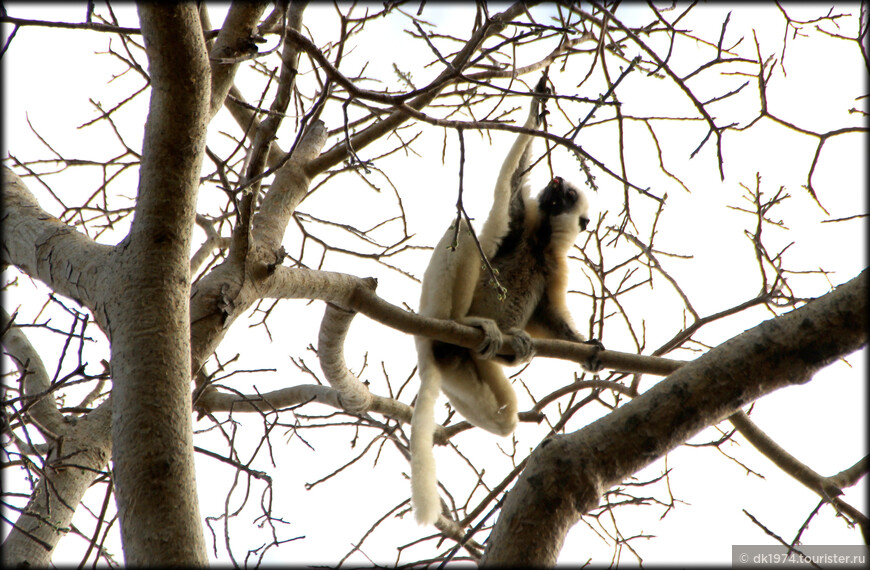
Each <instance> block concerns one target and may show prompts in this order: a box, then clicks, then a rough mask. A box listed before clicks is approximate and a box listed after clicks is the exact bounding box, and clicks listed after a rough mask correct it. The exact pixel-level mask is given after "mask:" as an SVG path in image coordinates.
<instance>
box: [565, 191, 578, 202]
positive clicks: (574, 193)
mask: <svg viewBox="0 0 870 570" xmlns="http://www.w3.org/2000/svg"><path fill="white" fill-rule="evenodd" d="M567 194H568V197H569V198H571V200H576V199H577V191H576V190H574V189H573V188H572V189H570V190H568V192H567Z"/></svg>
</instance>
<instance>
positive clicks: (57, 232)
mask: <svg viewBox="0 0 870 570" xmlns="http://www.w3.org/2000/svg"><path fill="white" fill-rule="evenodd" d="M2 221H3V263H4V264H7V263H9V264H12V265H14V266H15V267H17V268H19V269H20V270H21V271H23V272H24V273H26V274H27V275H28V276H30V277H32V278H33V279H38V280H40V281H42V282H43V283H45V284H46V285H48V287H49V288H51V289H52V290H53V291H54V292H56V293H59V294H61V295H65V296H67V297H69V298H70V299H74V300H75V301H77V302H78V303H80V304H81V305H83V306H85V307H87V308H88V309H90V310H91V312H92V313H93V315H94V318H95V319H96V321H97V324H98V325H99V326H100V327H101V328H102V329H103V332H105V333H108V331H109V328H108V325H107V322H106V319H105V315H104V313H103V311H102V310H100V308H99V307H100V306H101V299H100V295H99V291H100V289H101V288H102V286H103V285H104V280H105V279H106V278H107V273H111V267H112V263H111V259H110V256H111V255H112V251H113V249H114V248H112V247H111V246H108V245H102V244H98V243H96V242H94V241H93V240H92V239H91V238H89V237H87V236H86V235H84V234H82V233H79V232H78V231H76V230H75V229H74V228H72V227H70V226H68V225H66V224H64V223H63V222H61V221H60V220H58V219H57V218H55V217H54V216H52V215H51V214H49V213H48V212H46V211H45V210H43V209H42V208H41V207H40V205H39V202H37V201H36V198H35V197H34V196H33V194H32V193H31V192H30V190H29V189H28V188H27V186H26V185H25V184H24V182H23V181H22V180H21V178H19V177H18V175H17V174H15V172H13V171H12V169H10V168H9V167H7V166H6V165H3V217H2ZM107 270H108V271H107Z"/></svg>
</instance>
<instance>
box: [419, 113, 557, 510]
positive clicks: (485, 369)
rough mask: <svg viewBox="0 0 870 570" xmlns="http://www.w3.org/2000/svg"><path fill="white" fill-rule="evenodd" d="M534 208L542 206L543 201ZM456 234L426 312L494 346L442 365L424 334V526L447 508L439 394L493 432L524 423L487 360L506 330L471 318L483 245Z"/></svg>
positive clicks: (428, 281) (439, 250) (492, 234)
mask: <svg viewBox="0 0 870 570" xmlns="http://www.w3.org/2000/svg"><path fill="white" fill-rule="evenodd" d="M539 106H540V105H539V102H538V101H537V100H536V101H535V102H534V103H533V104H532V106H531V107H532V108H531V110H530V112H529V116H528V119H527V120H526V123H525V125H524V126H525V127H527V128H534V127H536V126H537V122H538V112H539ZM530 142H531V136H530V135H520V136H518V137H517V139H516V141H514V144H513V145H512V147H511V150H510V151H509V152H508V155H507V157H506V158H505V161H504V164H503V165H502V167H501V170H500V172H499V176H498V180H497V181H496V184H495V190H494V192H493V205H492V209H491V210H490V213H489V216H488V217H487V219H486V222H485V223H484V225H483V228H482V229H481V231H480V233H479V234H478V239H479V240H480V244H481V248H482V250H483V253H484V255H486V256H487V258H492V257H493V256H494V255H495V254H496V251H497V250H498V246H499V244H500V243H501V241H502V239H504V236H505V235H506V234H507V232H508V226H509V222H510V200H511V191H512V188H511V183H512V180H511V179H512V176H513V173H514V171H516V169H517V167H518V165H519V163H520V161H521V159H522V156H523V153H524V152H525V151H526V148H527V147H528V145H529V143H530ZM520 191H521V192H522V196H523V198H524V199H526V198H528V194H529V189H528V187H527V186H526V185H525V184H523V185H522V187H521V190H520ZM534 208H535V211H537V203H535V205H534ZM454 235H456V234H455V231H454V229H453V228H450V229H448V230H447V231H446V232H445V233H444V236H443V237H442V238H441V240H440V241H439V242H438V245H436V246H435V251H434V252H433V253H432V259H431V260H430V262H429V266H428V268H427V269H426V272H425V274H424V276H423V287H422V293H421V297H420V314H421V315H423V316H427V317H434V318H439V319H453V320H456V321H458V322H462V323H464V324H469V325H472V326H477V327H480V328H482V329H483V330H484V332H486V333H487V340H488V344H487V345H486V350H483V351H478V352H481V353H482V354H480V356H481V358H478V357H476V356H473V358H472V363H471V364H469V363H468V362H465V363H463V364H462V365H459V366H454V367H451V368H450V369H449V370H441V369H440V368H439V365H438V363H437V362H435V358H434V355H433V353H432V341H431V340H429V339H427V338H423V337H417V339H416V343H417V355H418V370H417V371H418V373H419V375H420V391H419V393H418V394H417V402H416V405H415V406H414V414H413V418H412V420H411V504H412V506H413V508H414V514H415V518H416V520H417V522H418V523H420V524H433V523H434V522H435V521H436V520H437V519H438V515H439V514H440V513H441V500H440V497H439V496H438V478H437V476H436V471H435V457H434V455H433V453H432V444H433V433H434V429H435V402H436V400H437V398H438V394H439V392H441V391H442V390H443V392H444V394H445V395H446V396H447V397H448V399H449V400H450V403H451V405H452V406H453V408H454V409H455V410H456V411H458V412H459V413H460V414H462V416H463V417H464V418H465V419H467V420H468V421H469V422H471V423H472V424H474V425H476V426H479V427H481V428H483V429H485V430H487V431H490V432H492V433H495V434H498V435H502V436H506V435H509V434H511V433H512V432H513V431H514V428H515V427H516V424H517V399H516V394H515V393H514V389H513V387H512V386H511V384H510V382H509V381H508V379H507V377H506V376H505V374H504V372H503V371H502V369H501V365H499V364H497V363H495V362H492V361H490V360H488V359H487V358H490V357H492V356H494V355H495V353H496V352H497V350H498V348H499V346H500V345H501V333H500V332H499V331H498V328H497V326H495V323H494V321H491V320H489V319H481V318H479V317H469V316H468V312H469V309H470V307H471V303H472V299H473V297H474V290H475V288H476V287H477V285H478V282H479V278H480V271H481V261H480V256H479V254H478V251H477V245H476V244H475V243H474V240H473V239H472V238H471V236H470V235H469V233H468V228H467V227H466V225H465V222H464V221H463V222H462V224H461V225H460V229H459V234H458V242H457V247H456V249H455V250H451V249H450V248H449V246H450V244H451V242H452V240H453V238H454ZM493 329H494V330H493ZM472 355H473V353H472ZM499 401H501V403H499Z"/></svg>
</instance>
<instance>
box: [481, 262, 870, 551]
mask: <svg viewBox="0 0 870 570" xmlns="http://www.w3.org/2000/svg"><path fill="white" fill-rule="evenodd" d="M866 342H867V270H865V271H864V272H862V273H861V275H859V276H858V277H856V278H855V279H853V280H852V281H849V282H848V283H845V284H843V285H840V286H839V287H838V288H837V289H835V290H834V291H833V292H831V293H829V294H827V295H825V296H823V297H820V298H818V299H816V300H814V301H812V302H811V303H809V304H807V305H806V306H804V307H801V308H800V309H797V310H794V311H792V312H790V313H787V314H785V315H782V316H780V317H776V318H774V319H771V320H769V321H766V322H764V323H762V324H760V325H758V326H757V327H755V328H753V329H750V330H748V331H746V332H745V333H743V334H741V335H739V336H737V337H735V338H733V339H731V340H729V341H727V342H726V343H724V344H722V345H720V346H718V347H716V348H714V349H712V350H710V351H709V352H707V353H705V354H704V355H703V356H701V357H700V358H698V359H697V360H695V361H693V362H691V363H690V364H687V365H686V366H683V367H681V368H680V369H679V370H677V371H676V372H674V373H673V374H671V375H670V376H669V377H668V378H667V379H665V380H663V381H662V382H660V383H659V384H657V385H656V386H654V387H653V388H651V389H650V390H649V391H647V392H646V393H644V394H642V395H641V396H638V397H637V398H635V399H634V400H632V401H631V402H629V403H628V404H626V405H624V406H622V407H620V408H617V409H616V410H614V411H613V412H612V413H610V414H608V415H607V416H605V417H603V418H601V419H600V420H598V421H596V422H594V423H592V424H590V425H588V426H586V427H585V428H583V429H581V430H579V431H577V432H574V433H571V434H567V435H557V436H554V437H551V438H548V439H546V440H544V441H543V442H541V444H540V446H538V448H537V449H536V450H535V451H534V452H533V453H532V456H531V459H530V461H529V465H528V467H527V468H526V470H525V471H524V472H523V474H522V476H521V477H520V479H519V480H518V481H517V484H516V486H515V487H514V489H513V490H511V491H510V493H509V494H508V496H507V498H506V500H505V503H504V507H503V509H502V512H501V516H500V517H499V520H498V523H497V524H496V526H495V529H494V530H493V533H492V535H491V536H490V541H489V548H488V550H487V554H486V555H485V560H484V563H485V564H488V565H497V564H506V563H510V564H522V565H530V566H552V565H553V564H555V561H556V557H557V555H558V553H559V551H560V550H561V547H562V543H563V541H564V538H565V534H566V533H567V532H568V530H569V529H570V528H571V527H572V526H573V525H574V524H575V523H576V522H577V521H578V520H579V518H580V515H581V514H584V513H587V512H589V511H590V510H591V509H594V508H595V507H597V506H598V502H599V500H600V497H601V495H602V494H603V493H604V492H605V491H607V490H608V489H609V488H611V487H612V486H613V485H616V484H618V483H619V482H620V481H623V480H624V479H625V478H626V477H629V476H630V475H631V474H633V473H635V472H637V471H638V470H640V469H642V468H643V467H645V466H647V465H649V464H650V463H652V462H653V461H655V460H656V459H658V458H660V457H661V456H662V455H664V454H665V453H667V452H668V451H670V450H672V449H674V448H675V447H677V446H678V445H680V444H682V443H684V442H685V441H687V440H688V439H690V438H691V437H692V436H694V435H695V434H697V433H698V432H700V431H701V430H702V429H704V428H705V427H707V426H710V425H715V424H716V423H718V422H720V421H722V420H723V419H725V418H726V417H728V416H729V415H731V414H733V413H734V412H735V411H737V410H739V409H741V408H742V407H743V406H745V405H747V404H749V403H751V402H753V401H755V400H756V399H758V398H760V397H761V396H764V395H765V394H768V393H770V392H772V391H774V390H777V389H779V388H782V387H785V386H790V385H794V384H802V383H805V382H807V381H809V380H810V379H811V378H812V376H813V374H814V373H815V372H817V371H818V370H819V369H821V368H823V367H824V366H826V365H828V364H830V363H831V362H833V361H834V360H836V359H837V358H839V357H841V356H844V355H846V354H850V353H852V352H854V351H855V350H858V349H859V348H861V347H862V346H864V345H865V344H866Z"/></svg>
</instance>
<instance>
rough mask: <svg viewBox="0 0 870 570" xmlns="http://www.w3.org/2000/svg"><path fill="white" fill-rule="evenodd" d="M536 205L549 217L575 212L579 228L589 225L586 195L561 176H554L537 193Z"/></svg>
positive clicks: (583, 228)
mask: <svg viewBox="0 0 870 570" xmlns="http://www.w3.org/2000/svg"><path fill="white" fill-rule="evenodd" d="M538 207H539V208H540V209H541V212H543V213H545V214H546V215H547V216H549V217H551V218H552V217H555V216H560V215H563V214H569V215H570V214H575V215H576V216H577V218H578V224H579V226H580V229H581V230H585V229H586V226H587V225H589V218H588V216H587V211H588V205H587V203H586V197H585V196H582V195H581V193H580V192H579V191H578V190H577V188H575V187H574V185H573V184H571V183H570V182H566V181H565V180H563V179H562V177H561V176H556V177H554V178H553V179H552V180H551V181H550V183H549V184H547V186H546V187H545V188H544V189H543V190H542V191H541V193H540V194H539V195H538Z"/></svg>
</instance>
